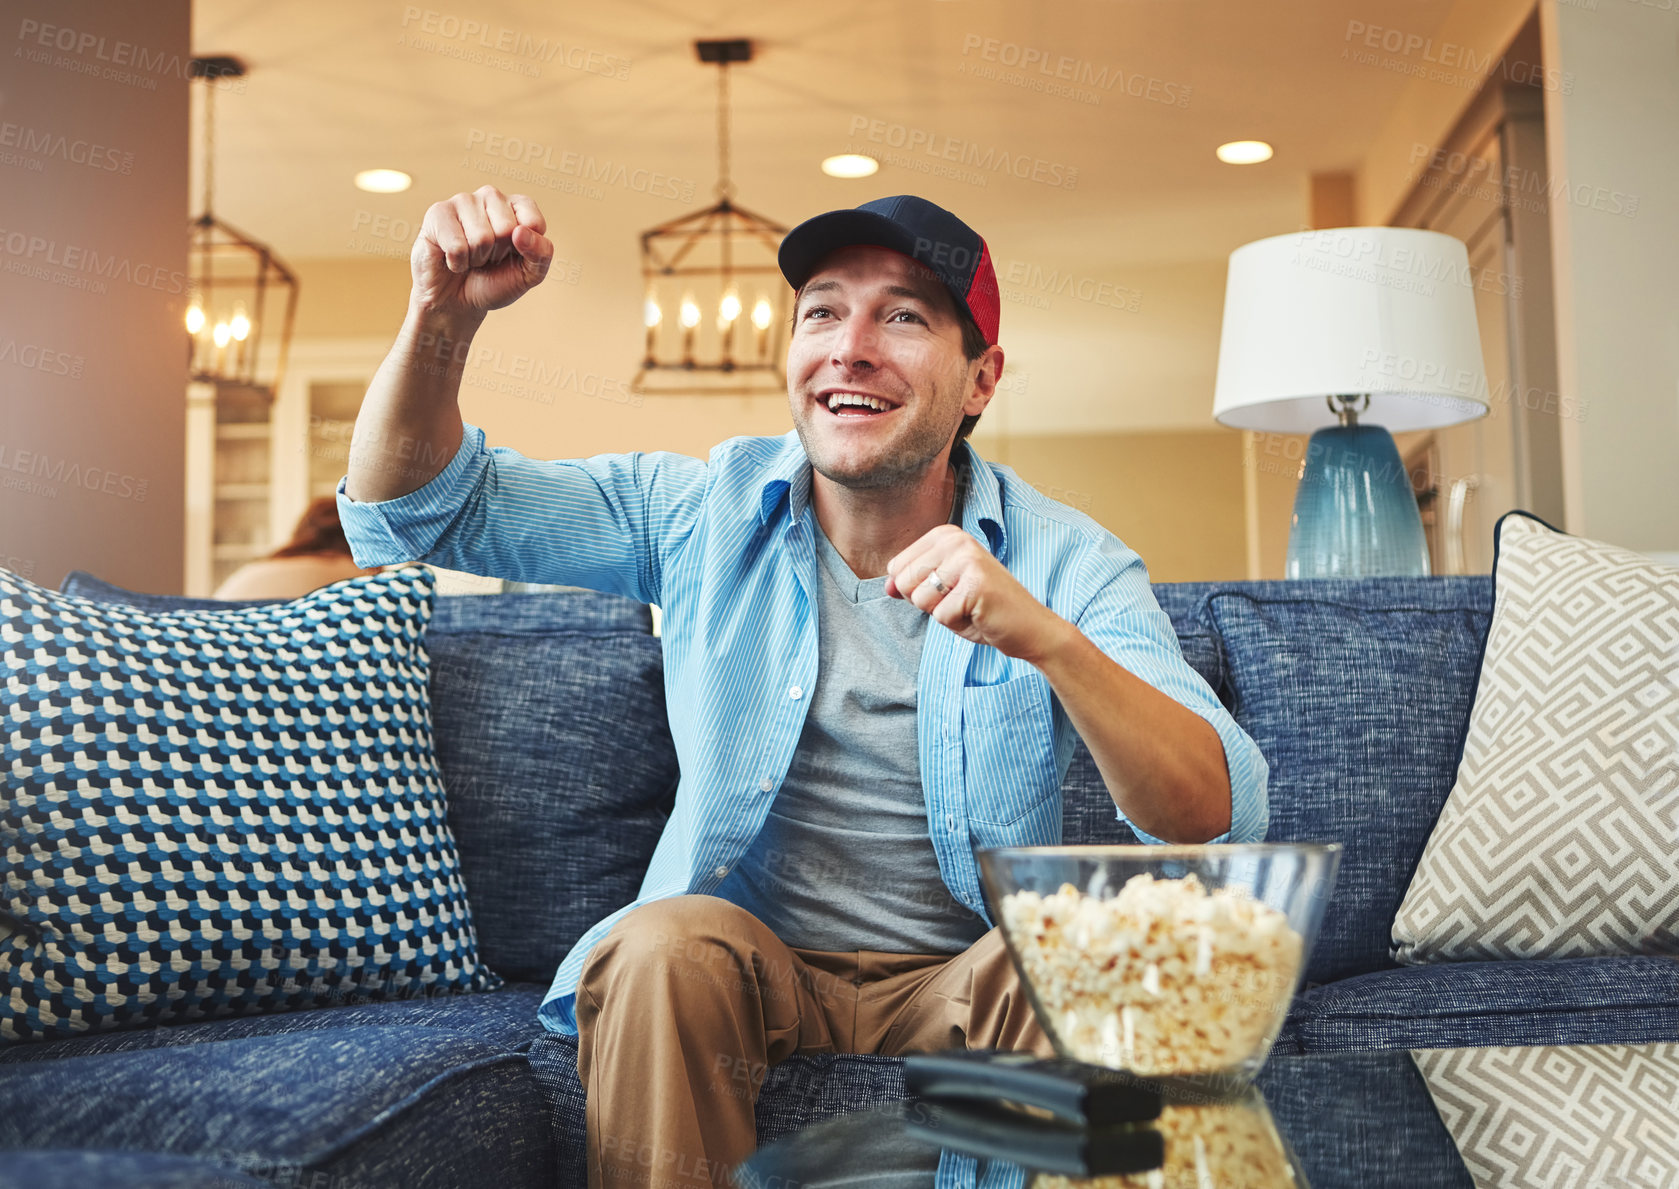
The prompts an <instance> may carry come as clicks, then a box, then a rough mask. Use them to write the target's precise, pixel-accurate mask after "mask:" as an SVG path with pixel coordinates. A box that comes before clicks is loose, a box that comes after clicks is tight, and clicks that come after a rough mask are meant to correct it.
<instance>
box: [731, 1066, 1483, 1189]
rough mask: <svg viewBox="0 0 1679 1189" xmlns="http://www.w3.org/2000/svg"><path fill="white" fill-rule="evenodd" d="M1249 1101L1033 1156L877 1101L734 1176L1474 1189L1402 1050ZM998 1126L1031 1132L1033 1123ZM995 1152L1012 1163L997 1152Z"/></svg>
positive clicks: (910, 1106) (909, 1104) (765, 1154)
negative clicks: (1096, 1148)
mask: <svg viewBox="0 0 1679 1189" xmlns="http://www.w3.org/2000/svg"><path fill="white" fill-rule="evenodd" d="M1247 1098H1248V1101H1237V1102H1235V1103H1234V1104H1225V1105H1222V1106H1219V1107H1217V1108H1216V1111H1219V1112H1223V1113H1222V1114H1215V1113H1213V1112H1214V1111H1215V1108H1213V1107H1211V1106H1210V1105H1209V1104H1208V1103H1207V1102H1206V1100H1205V1099H1201V1100H1195V1099H1194V1098H1193V1096H1191V1097H1190V1098H1189V1099H1186V1100H1184V1101H1182V1102H1181V1103H1180V1104H1179V1105H1178V1106H1177V1108H1176V1109H1175V1111H1174V1109H1173V1107H1172V1105H1171V1103H1170V1100H1169V1101H1168V1110H1167V1112H1166V1113H1163V1114H1162V1116H1161V1118H1160V1119H1159V1120H1158V1121H1156V1122H1155V1123H1152V1124H1138V1125H1134V1126H1133V1127H1132V1128H1131V1129H1130V1130H1131V1131H1132V1132H1134V1133H1136V1134H1132V1135H1130V1136H1129V1137H1124V1136H1122V1135H1120V1133H1118V1132H1108V1133H1106V1141H1107V1142H1106V1143H1105V1150H1104V1151H1102V1152H1091V1151H1089V1150H1088V1148H1083V1149H1080V1148H1079V1143H1078V1141H1077V1140H1076V1139H1071V1140H1070V1139H1069V1138H1068V1133H1067V1132H1066V1131H1065V1130H1064V1129H1062V1130H1058V1131H1057V1130H1055V1129H1050V1128H1040V1129H1039V1131H1040V1132H1043V1131H1053V1132H1054V1134H1053V1135H1051V1136H1050V1138H1049V1141H1048V1142H1049V1147H1048V1148H1047V1149H1044V1148H1040V1149H1039V1150H1038V1154H1037V1155H1035V1156H1021V1155H1018V1153H1020V1152H1021V1151H1023V1149H1021V1148H1019V1147H1010V1145H1011V1144H1014V1143H1016V1142H1017V1141H1018V1137H1017V1136H1015V1135H1012V1134H1008V1132H1009V1131H1010V1126H1009V1125H1001V1124H1000V1125H999V1126H997V1127H994V1128H989V1129H988V1128H986V1127H984V1126H978V1127H976V1126H975V1125H974V1119H973V1118H972V1117H971V1116H969V1115H967V1114H966V1113H963V1114H952V1113H950V1112H945V1111H941V1110H940V1109H939V1108H938V1107H936V1106H934V1105H932V1104H930V1103H928V1102H923V1101H917V1100H909V1101H902V1102H882V1103H875V1104H871V1105H869V1106H866V1107H863V1108H861V1109H858V1110H855V1111H852V1112H850V1113H848V1114H842V1115H834V1116H831V1117H829V1118H826V1119H823V1120H821V1121H818V1122H815V1123H812V1124H810V1125H809V1126H806V1127H805V1128H803V1129H802V1130H800V1131H798V1132H796V1133H794V1134H792V1135H788V1136H783V1137H781V1138H779V1139H777V1140H775V1141H774V1142H772V1143H769V1144H766V1145H765V1146H764V1147H762V1148H761V1149H760V1150H759V1151H758V1153H757V1154H756V1155H754V1156H753V1157H752V1158H751V1159H750V1160H749V1161H747V1162H746V1163H745V1164H744V1165H742V1166H741V1167H740V1168H739V1169H737V1170H736V1172H735V1180H736V1183H737V1184H738V1185H739V1186H741V1187H742V1189H821V1187H823V1186H841V1185H844V1186H864V1185H868V1186H882V1187H891V1189H911V1187H920V1186H939V1187H941V1189H942V1187H943V1186H947V1185H949V1186H961V1185H975V1186H993V1185H995V1186H999V1187H1012V1186H1020V1187H1022V1189H1027V1187H1032V1186H1036V1187H1037V1189H1050V1187H1058V1186H1061V1185H1081V1184H1083V1185H1090V1186H1104V1187H1105V1186H1115V1187H1116V1189H1117V1187H1119V1186H1133V1185H1134V1186H1139V1187H1144V1189H1177V1187H1179V1186H1183V1187H1184V1189H1225V1187H1228V1189H1236V1187H1238V1186H1239V1187H1240V1189H1271V1187H1273V1186H1275V1187H1277V1189H1282V1187H1285V1186H1300V1185H1310V1186H1312V1189H1339V1187H1342V1186H1345V1187H1346V1189H1401V1187H1403V1189H1415V1187H1418V1186H1427V1187H1429V1189H1473V1182H1472V1180H1471V1179H1470V1176H1469V1173H1468V1170H1467V1169H1465V1167H1464V1165H1463V1162H1462V1160H1461V1159H1460V1158H1459V1157H1458V1155H1457V1149H1456V1147H1455V1145H1454V1144H1453V1143H1452V1139H1451V1136H1450V1135H1449V1134H1448V1133H1447V1131H1446V1128H1445V1125H1444V1124H1443V1123H1442V1122H1441V1120H1440V1116H1439V1114H1438V1112H1437V1111H1436V1110H1435V1107H1434V1103H1433V1100H1432V1099H1431V1098H1430V1096H1429V1093H1428V1089H1427V1087H1426V1085H1425V1084H1424V1082H1423V1079H1422V1075H1421V1074H1420V1073H1419V1072H1418V1071H1417V1068H1416V1065H1415V1063H1414V1062H1413V1061H1412V1059H1411V1055H1410V1053H1409V1052H1408V1051H1404V1050H1397V1051H1386V1052H1355V1053H1329V1054H1312V1055H1274V1056H1273V1057H1272V1058H1271V1059H1270V1060H1269V1061H1268V1062H1267V1063H1266V1065H1265V1067H1264V1069H1263V1070H1261V1072H1260V1075H1259V1078H1258V1079H1257V1081H1256V1082H1255V1084H1254V1087H1253V1090H1252V1091H1251V1092H1250V1094H1249V1095H1248V1096H1247ZM1009 1118H1010V1119H1012V1120H1015V1121H1016V1123H1017V1124H1024V1125H1025V1130H1026V1131H1028V1132H1030V1131H1031V1130H1032V1126H1031V1121H1030V1120H1023V1119H1021V1118H1020V1116H1019V1115H1018V1114H1016V1115H1011V1116H1009ZM1151 1143H1152V1144H1154V1145H1155V1151H1154V1153H1153V1154H1152V1158H1151V1153H1150V1151H1149V1145H1150V1144H1151ZM1069 1144H1070V1145H1071V1148H1072V1149H1076V1150H1074V1151H1073V1152H1072V1154H1071V1156H1069ZM1003 1150H1008V1151H1011V1152H1014V1153H1016V1157H1015V1158H1014V1159H1005V1158H1003V1157H1002V1156H1001V1155H997V1154H995V1153H998V1152H1000V1151H1003ZM982 1152H983V1153H990V1154H985V1155H982V1154H980V1153H982ZM1093 1158H1094V1159H1095V1164H1094V1165H1092V1164H1091V1161H1092V1159H1093ZM1069 1160H1070V1161H1071V1163H1069ZM1081 1160H1083V1161H1084V1162H1085V1163H1084V1164H1083V1165H1082V1166H1081V1165H1080V1163H1079V1162H1080V1161H1081ZM1103 1161H1106V1163H1103ZM1116 1162H1117V1163H1116ZM1128 1162H1129V1163H1128ZM1150 1165H1152V1166H1153V1167H1152V1169H1151V1168H1150V1167H1148V1166H1150ZM1081 1167H1082V1169H1083V1171H1075V1170H1079V1169H1081ZM1093 1167H1094V1168H1104V1169H1108V1170H1111V1171H1109V1172H1108V1173H1107V1174H1106V1175H1095V1174H1094V1173H1093V1172H1092V1168H1093Z"/></svg>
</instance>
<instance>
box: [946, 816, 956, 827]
mask: <svg viewBox="0 0 1679 1189" xmlns="http://www.w3.org/2000/svg"><path fill="white" fill-rule="evenodd" d="M944 828H945V829H947V830H954V829H955V828H956V816H955V814H950V813H947V814H945V815H944Z"/></svg>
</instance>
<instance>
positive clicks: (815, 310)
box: [804, 306, 831, 318]
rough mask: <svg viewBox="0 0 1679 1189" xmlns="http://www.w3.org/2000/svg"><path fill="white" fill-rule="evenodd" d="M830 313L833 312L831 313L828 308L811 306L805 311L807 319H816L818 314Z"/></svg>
mask: <svg viewBox="0 0 1679 1189" xmlns="http://www.w3.org/2000/svg"><path fill="white" fill-rule="evenodd" d="M829 312H831V311H829V309H828V307H827V306H811V307H810V308H809V309H808V310H806V311H805V313H804V316H805V317H806V318H814V317H816V315H818V314H826V313H829Z"/></svg>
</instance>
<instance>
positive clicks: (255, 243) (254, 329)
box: [186, 56, 297, 401]
mask: <svg viewBox="0 0 1679 1189" xmlns="http://www.w3.org/2000/svg"><path fill="white" fill-rule="evenodd" d="M244 73H245V65H244V63H243V62H241V61H240V60H239V59H238V58H230V57H225V56H224V57H202V58H194V59H193V60H192V77H193V78H195V79H200V80H202V81H203V83H204V210H203V213H202V214H200V215H199V216H198V217H197V218H195V219H193V220H192V225H191V229H192V242H191V247H190V249H189V251H188V254H187V273H188V277H189V280H190V282H191V286H192V288H191V297H190V300H189V302H188V305H187V313H186V329H187V336H188V358H189V360H190V365H189V370H190V372H191V375H192V378H193V379H194V380H195V381H200V382H209V383H214V384H218V385H236V386H241V387H245V388H250V389H254V390H256V391H258V392H260V393H262V394H264V395H265V396H266V398H267V399H268V400H270V401H272V400H273V399H274V393H275V392H276V391H278V390H279V386H280V379H281V377H282V375H283V373H284V370H285V363H286V352H287V350H288V349H289V348H290V346H291V333H292V320H293V318H294V317H295V315H296V312H297V278H296V277H295V276H294V275H293V274H292V271H291V270H290V269H289V268H287V267H286V265H285V263H284V262H283V261H281V259H280V258H279V257H278V256H276V255H275V254H274V251H273V249H271V248H269V247H268V245H267V244H264V243H262V242H261V241H260V240H257V239H255V238H253V237H251V236H249V235H247V234H245V233H244V232H243V231H240V230H238V229H237V228H235V227H232V226H230V225H229V224H228V223H226V222H224V221H223V220H222V219H220V218H219V217H217V215H216V214H215V207H214V206H213V205H212V198H213V196H214V192H215V177H216V91H217V90H218V82H219V80H221V79H225V78H239V77H242V76H243V75H244Z"/></svg>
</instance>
